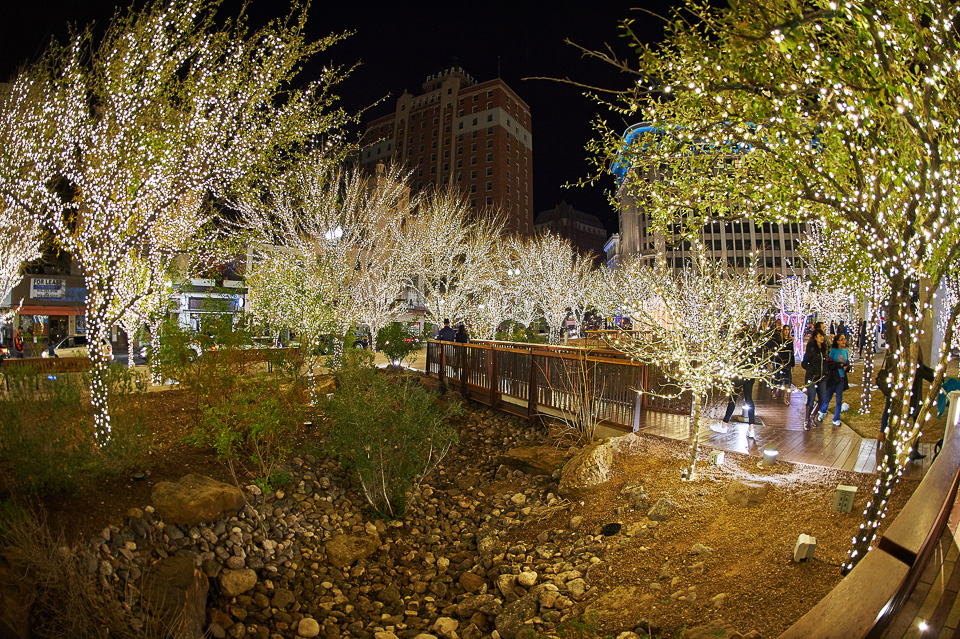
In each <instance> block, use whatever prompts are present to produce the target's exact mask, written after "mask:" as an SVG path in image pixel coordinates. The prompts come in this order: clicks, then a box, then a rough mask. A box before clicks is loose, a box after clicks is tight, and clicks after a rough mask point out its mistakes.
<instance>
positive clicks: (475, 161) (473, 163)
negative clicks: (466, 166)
mask: <svg viewBox="0 0 960 639" xmlns="http://www.w3.org/2000/svg"><path fill="white" fill-rule="evenodd" d="M470 165H471V166H476V165H477V156H473V157H472V158H470Z"/></svg>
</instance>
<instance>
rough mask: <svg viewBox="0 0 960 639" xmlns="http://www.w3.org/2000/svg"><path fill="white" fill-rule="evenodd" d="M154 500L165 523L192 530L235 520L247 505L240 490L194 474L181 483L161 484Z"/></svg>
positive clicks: (155, 487)
mask: <svg viewBox="0 0 960 639" xmlns="http://www.w3.org/2000/svg"><path fill="white" fill-rule="evenodd" d="M151 498H152V500H153V507H154V508H155V509H156V511H157V514H158V515H160V518H161V519H163V521H165V522H167V523H168V524H185V525H188V526H192V525H194V524H199V523H207V524H208V523H211V522H214V521H216V520H218V519H220V518H221V517H232V516H233V515H236V514H237V513H238V512H240V509H241V508H243V504H244V501H243V493H242V492H241V491H240V489H239V488H237V487H236V486H231V485H230V484H224V483H223V482H219V481H217V480H216V479H212V478H210V477H205V476H204V475H195V474H193V473H191V474H189V475H186V476H185V477H182V478H181V479H180V480H179V481H177V482H169V481H161V482H158V483H157V485H156V486H154V487H153V493H152V495H151Z"/></svg>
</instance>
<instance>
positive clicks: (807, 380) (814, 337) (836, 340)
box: [801, 322, 853, 430]
mask: <svg viewBox="0 0 960 639" xmlns="http://www.w3.org/2000/svg"><path fill="white" fill-rule="evenodd" d="M801 365H802V366H803V370H804V371H806V372H805V374H804V384H805V385H806V387H807V405H806V411H805V414H804V419H803V429H804V430H810V429H811V428H814V427H817V426H819V425H820V422H822V421H823V418H824V417H826V415H827V408H828V407H829V406H830V400H831V399H834V398H836V407H835V408H834V412H833V425H834V426H839V425H840V411H841V410H842V406H843V391H845V390H846V389H848V388H850V378H849V374H850V372H851V371H852V370H853V364H852V363H851V362H850V351H849V350H848V349H847V335H846V333H845V332H837V334H836V335H834V336H833V342H832V343H831V345H830V347H829V348H828V347H827V335H826V333H825V332H824V330H823V322H817V323H816V324H814V327H813V331H811V333H810V339H809V341H807V346H806V348H805V349H804V352H803V362H802V364H801Z"/></svg>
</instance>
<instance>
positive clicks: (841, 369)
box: [820, 333, 852, 426]
mask: <svg viewBox="0 0 960 639" xmlns="http://www.w3.org/2000/svg"><path fill="white" fill-rule="evenodd" d="M851 370H852V368H851V366H850V351H848V350H847V336H846V335H844V334H843V333H841V334H839V335H837V336H836V337H834V338H833V344H832V345H831V348H830V352H829V353H827V401H826V402H825V403H824V404H823V406H822V407H821V408H820V421H823V418H824V416H825V415H826V414H827V408H828V407H829V406H830V400H831V398H834V397H835V398H836V402H837V405H836V408H835V409H834V411H833V425H834V426H839V425H840V410H841V409H842V407H843V391H845V390H846V389H848V388H850V379H849V373H850V371H851Z"/></svg>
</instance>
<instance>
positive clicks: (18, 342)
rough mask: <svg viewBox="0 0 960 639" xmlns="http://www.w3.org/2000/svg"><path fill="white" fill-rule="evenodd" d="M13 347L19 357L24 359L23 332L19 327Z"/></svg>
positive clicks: (14, 337)
mask: <svg viewBox="0 0 960 639" xmlns="http://www.w3.org/2000/svg"><path fill="white" fill-rule="evenodd" d="M13 348H14V350H16V351H17V358H18V359H23V333H21V332H20V329H19V328H18V329H17V334H16V335H14V336H13Z"/></svg>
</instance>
